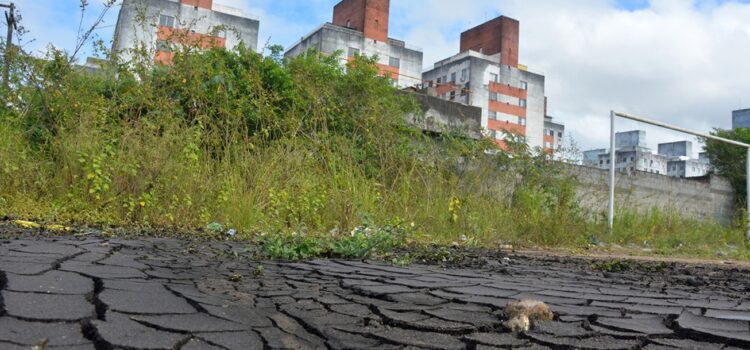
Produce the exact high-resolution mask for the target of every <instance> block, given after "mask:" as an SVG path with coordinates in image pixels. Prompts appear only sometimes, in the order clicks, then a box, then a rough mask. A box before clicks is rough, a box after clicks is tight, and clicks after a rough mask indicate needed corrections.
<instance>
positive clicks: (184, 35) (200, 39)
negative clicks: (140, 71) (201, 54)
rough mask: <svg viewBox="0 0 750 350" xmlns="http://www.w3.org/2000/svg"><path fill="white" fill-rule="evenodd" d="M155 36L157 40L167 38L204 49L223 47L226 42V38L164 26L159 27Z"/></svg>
mask: <svg viewBox="0 0 750 350" xmlns="http://www.w3.org/2000/svg"><path fill="white" fill-rule="evenodd" d="M156 38H157V39H158V40H169V41H172V42H175V43H180V44H188V45H197V46H199V47H201V48H204V49H207V48H210V47H225V46H226V42H227V39H225V38H219V37H216V36H211V35H206V34H200V33H192V32H188V31H187V30H184V29H175V28H170V27H164V26H160V27H159V29H158V30H157V32H156Z"/></svg>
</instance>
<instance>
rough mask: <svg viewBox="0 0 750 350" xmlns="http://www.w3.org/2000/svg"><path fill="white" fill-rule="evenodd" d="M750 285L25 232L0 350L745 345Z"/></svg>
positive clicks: (735, 274) (8, 256) (671, 273)
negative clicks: (520, 325) (290, 256)
mask: <svg viewBox="0 0 750 350" xmlns="http://www.w3.org/2000/svg"><path fill="white" fill-rule="evenodd" d="M259 265H262V266H263V268H262V269H260V268H259ZM749 283H750V273H749V272H748V271H747V270H744V269H741V268H736V267H735V268H732V267H728V268H720V267H691V266H688V265H675V264H672V265H670V266H669V267H668V268H665V269H662V270H659V269H656V270H654V271H651V272H648V271H625V272H620V273H614V272H601V271H597V270H596V269H592V268H591V266H590V264H587V263H582V262H581V261H577V260H571V259H564V258H543V257H536V258H535V257H522V256H510V259H509V260H508V259H499V260H491V261H489V263H488V264H486V265H484V266H483V267H474V268H468V267H467V268H443V267H440V266H428V265H411V266H408V267H403V268H402V267H395V266H392V265H387V264H383V263H378V262H372V261H344V260H315V261H308V262H270V261H263V262H257V261H253V260H252V258H251V254H249V253H246V252H245V249H244V247H243V246H242V245H241V244H240V243H228V242H215V243H196V242H187V241H180V240H171V239H138V240H117V239H112V240H105V239H101V238H94V237H89V238H85V239H75V238H65V237H62V238H42V237H31V236H29V237H22V238H19V239H12V240H3V241H0V290H1V291H2V292H1V294H0V295H1V297H0V349H30V348H31V347H32V346H34V345H36V344H41V343H42V342H43V341H44V340H45V339H46V340H47V344H46V349H60V350H62V349H66V350H73V349H81V350H83V349H183V350H188V349H191V350H192V349H496V348H518V349H567V348H575V349H654V350H655V349H740V348H749V347H750V325H749V322H750V293H748V292H749V291H750V284H749ZM525 298H529V299H536V300H541V301H544V302H546V303H548V304H549V305H550V307H551V309H552V311H554V312H555V314H556V320H555V321H550V322H544V323H541V324H539V325H538V326H537V327H536V328H535V329H533V330H532V331H529V332H526V333H521V334H513V333H510V332H509V331H507V330H505V329H504V328H503V326H502V325H501V324H502V322H503V320H504V319H503V315H502V312H501V310H502V308H503V307H504V306H505V305H506V304H507V303H508V302H509V301H512V300H517V299H525Z"/></svg>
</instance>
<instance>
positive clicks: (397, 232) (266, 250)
mask: <svg viewBox="0 0 750 350" xmlns="http://www.w3.org/2000/svg"><path fill="white" fill-rule="evenodd" d="M411 229H412V228H411V227H410V225H406V224H405V223H404V222H403V221H402V220H400V219H395V220H393V221H392V222H391V223H389V224H387V225H385V226H378V225H375V224H373V223H372V222H371V221H369V220H365V221H364V222H363V223H362V225H360V226H357V227H355V228H354V229H353V230H352V231H351V232H350V233H349V234H344V235H336V234H328V235H315V234H307V233H305V232H292V233H288V234H284V233H277V234H267V235H261V236H260V237H259V238H258V239H257V244H258V245H259V246H260V247H261V253H262V255H263V258H267V259H279V260H302V259H309V258H313V257H333V258H366V257H370V256H372V255H375V254H387V253H390V252H392V251H393V250H394V249H396V248H402V247H404V246H405V245H406V243H407V241H408V239H409V238H410V237H412V236H413V232H412V230H411Z"/></svg>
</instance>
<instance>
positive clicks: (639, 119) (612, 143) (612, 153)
mask: <svg viewBox="0 0 750 350" xmlns="http://www.w3.org/2000/svg"><path fill="white" fill-rule="evenodd" d="M609 116H610V129H609V159H610V161H609V215H608V216H607V219H608V220H609V225H608V227H609V232H610V233H611V232H612V227H613V226H614V220H615V160H616V159H617V158H616V157H615V118H617V117H620V118H625V119H630V120H634V121H637V122H641V123H646V124H650V125H654V126H658V127H661V128H665V129H670V130H674V131H679V132H683V133H686V134H690V135H693V136H698V137H701V138H704V139H711V140H716V141H721V142H725V143H728V144H732V145H736V146H740V147H745V148H746V149H747V158H746V163H747V165H746V167H745V171H746V173H745V174H746V177H747V180H746V181H747V197H746V200H745V201H746V202H747V212H748V220H750V145H749V144H746V143H743V142H739V141H735V140H730V139H725V138H723V137H718V136H713V135H709V134H704V133H701V132H697V131H692V130H688V129H685V128H681V127H679V126H673V125H669V124H665V123H662V122H659V121H656V120H652V119H648V118H644V117H638V116H634V115H631V114H627V113H620V112H615V111H610V113H609ZM745 238H746V239H747V240H749V241H750V223H748V229H747V232H746V233H745Z"/></svg>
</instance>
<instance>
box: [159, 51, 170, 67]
mask: <svg viewBox="0 0 750 350" xmlns="http://www.w3.org/2000/svg"><path fill="white" fill-rule="evenodd" d="M172 59H174V52H166V51H159V52H157V53H156V57H154V63H156V64H163V65H165V66H171V65H172Z"/></svg>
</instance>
